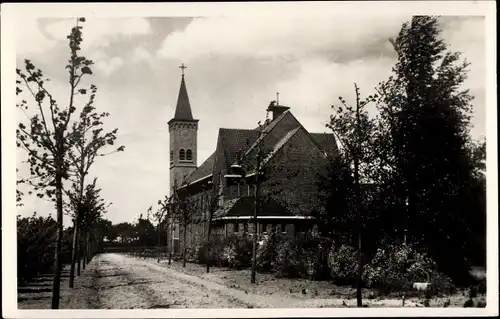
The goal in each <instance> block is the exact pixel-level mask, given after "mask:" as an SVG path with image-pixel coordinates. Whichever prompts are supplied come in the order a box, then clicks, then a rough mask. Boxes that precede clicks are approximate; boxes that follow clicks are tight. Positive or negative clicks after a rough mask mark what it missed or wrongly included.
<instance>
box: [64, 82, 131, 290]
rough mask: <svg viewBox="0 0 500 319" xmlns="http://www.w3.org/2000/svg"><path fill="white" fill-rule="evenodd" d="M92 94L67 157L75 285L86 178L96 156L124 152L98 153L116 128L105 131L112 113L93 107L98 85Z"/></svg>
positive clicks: (76, 125)
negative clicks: (79, 221) (72, 205)
mask: <svg viewBox="0 0 500 319" xmlns="http://www.w3.org/2000/svg"><path fill="white" fill-rule="evenodd" d="M90 90H91V95H90V99H89V101H88V103H87V105H86V106H85V107H84V108H83V110H82V111H81V113H80V117H79V119H80V120H79V121H78V122H75V123H73V126H72V132H71V134H70V136H69V138H70V140H71V141H70V145H72V147H71V148H69V149H68V152H67V154H68V157H69V162H70V169H69V175H70V179H71V180H72V190H71V192H66V193H67V194H68V195H69V197H71V198H72V201H73V202H74V203H75V205H74V210H73V214H74V221H75V223H74V232H73V244H72V253H71V267H70V280H69V287H70V288H73V285H74V277H75V261H76V257H77V248H78V247H77V241H78V232H79V227H78V224H77V221H78V220H79V219H80V217H79V216H78V214H79V211H80V209H79V208H78V206H79V205H81V204H82V200H83V192H84V187H85V178H86V177H87V176H88V174H89V170H90V168H91V167H92V165H93V164H94V161H95V159H96V157H98V156H105V155H108V154H111V153H114V152H119V151H123V150H124V149H125V147H124V146H120V147H118V148H117V149H115V150H114V151H111V152H108V153H102V152H99V151H100V150H101V149H102V148H105V147H106V146H112V145H114V142H115V140H116V133H117V131H118V130H117V129H115V130H113V131H111V132H108V133H105V134H102V131H103V128H102V124H103V122H102V121H103V119H104V118H106V117H108V116H109V113H100V114H99V113H97V112H96V111H95V107H94V100H95V94H96V91H97V88H96V87H95V86H94V85H91V87H90ZM86 93H87V90H85V89H80V94H82V95H85V94H86Z"/></svg>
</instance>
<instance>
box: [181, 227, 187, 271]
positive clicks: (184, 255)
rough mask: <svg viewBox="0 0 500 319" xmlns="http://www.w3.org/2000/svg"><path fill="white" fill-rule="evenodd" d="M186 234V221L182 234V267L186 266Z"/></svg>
mask: <svg viewBox="0 0 500 319" xmlns="http://www.w3.org/2000/svg"><path fill="white" fill-rule="evenodd" d="M186 235H187V225H186V224H185V223H184V233H183V234H182V267H186Z"/></svg>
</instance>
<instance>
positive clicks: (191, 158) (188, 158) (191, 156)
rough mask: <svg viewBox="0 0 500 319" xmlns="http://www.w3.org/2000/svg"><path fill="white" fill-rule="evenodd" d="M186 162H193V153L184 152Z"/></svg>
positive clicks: (189, 151)
mask: <svg viewBox="0 0 500 319" xmlns="http://www.w3.org/2000/svg"><path fill="white" fill-rule="evenodd" d="M186 160H187V161H192V160H193V151H191V150H187V151H186Z"/></svg>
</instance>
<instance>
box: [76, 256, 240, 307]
mask: <svg viewBox="0 0 500 319" xmlns="http://www.w3.org/2000/svg"><path fill="white" fill-rule="evenodd" d="M89 266H91V267H92V266H93V267H92V268H93V269H89V270H90V271H89V272H87V273H88V274H89V276H91V277H92V279H91V280H89V279H88V278H87V280H85V279H83V281H86V283H84V284H82V287H81V288H84V290H85V288H86V289H91V290H93V293H92V292H90V293H89V292H87V293H86V294H85V295H86V297H87V299H89V300H87V305H88V306H87V307H88V308H94V309H152V308H211V307H212V308H213V307H224V308H246V307H248V305H247V304H245V303H244V302H243V301H241V300H238V299H237V298H234V297H232V296H231V295H227V294H221V293H220V291H217V289H211V288H209V287H207V286H206V285H204V283H203V282H197V281H199V280H197V278H195V277H193V276H189V275H186V274H182V273H179V272H177V271H175V270H172V269H168V268H164V267H161V266H158V265H154V264H152V263H150V262H146V261H142V260H139V259H136V258H132V257H128V256H125V255H120V254H103V255H99V256H96V257H95V260H93V264H91V265H89ZM212 288H213V287H212ZM75 297H76V296H75ZM74 306H75V307H81V306H82V304H81V302H80V303H78V305H76V304H75V305H74ZM68 307H69V308H73V305H72V304H71V302H70V303H69V305H68Z"/></svg>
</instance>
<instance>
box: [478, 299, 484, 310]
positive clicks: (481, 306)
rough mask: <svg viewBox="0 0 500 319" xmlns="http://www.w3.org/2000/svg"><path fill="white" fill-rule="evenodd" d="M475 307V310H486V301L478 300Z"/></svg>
mask: <svg viewBox="0 0 500 319" xmlns="http://www.w3.org/2000/svg"><path fill="white" fill-rule="evenodd" d="M476 307H477V308H486V300H484V299H480V300H478V302H477V304H476Z"/></svg>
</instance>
